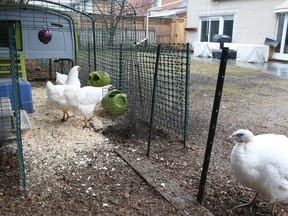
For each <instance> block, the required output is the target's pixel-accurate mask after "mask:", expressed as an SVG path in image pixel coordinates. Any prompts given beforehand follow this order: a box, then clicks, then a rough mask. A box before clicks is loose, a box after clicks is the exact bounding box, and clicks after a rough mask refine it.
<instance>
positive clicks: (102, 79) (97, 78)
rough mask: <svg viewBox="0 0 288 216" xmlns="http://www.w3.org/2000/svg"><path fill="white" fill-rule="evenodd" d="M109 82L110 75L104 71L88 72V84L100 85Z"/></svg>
mask: <svg viewBox="0 0 288 216" xmlns="http://www.w3.org/2000/svg"><path fill="white" fill-rule="evenodd" d="M109 84H110V75H109V74H108V73H107V72H104V71H93V72H91V73H89V77H88V85H90V86H96V87H101V86H105V85H109Z"/></svg>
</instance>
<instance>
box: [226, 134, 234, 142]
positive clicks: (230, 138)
mask: <svg viewBox="0 0 288 216" xmlns="http://www.w3.org/2000/svg"><path fill="white" fill-rule="evenodd" d="M225 140H226V141H229V142H232V141H233V140H234V137H233V136H232V135H231V136H228V137H226V139H225Z"/></svg>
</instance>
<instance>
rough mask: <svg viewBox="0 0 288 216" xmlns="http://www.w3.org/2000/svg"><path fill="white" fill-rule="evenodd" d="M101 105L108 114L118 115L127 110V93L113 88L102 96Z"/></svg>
mask: <svg viewBox="0 0 288 216" xmlns="http://www.w3.org/2000/svg"><path fill="white" fill-rule="evenodd" d="M102 106H103V109H104V110H105V112H106V113H108V114H109V115H110V116H113V117H117V116H120V115H122V114H124V113H125V112H127V110H128V100H127V95H126V94H123V93H122V92H121V91H119V90H116V89H114V90H113V91H110V92H108V94H107V95H106V96H105V97H104V98H103V100H102Z"/></svg>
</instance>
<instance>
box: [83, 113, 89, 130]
mask: <svg viewBox="0 0 288 216" xmlns="http://www.w3.org/2000/svg"><path fill="white" fill-rule="evenodd" d="M84 128H88V120H87V118H86V116H84V126H83V129H84Z"/></svg>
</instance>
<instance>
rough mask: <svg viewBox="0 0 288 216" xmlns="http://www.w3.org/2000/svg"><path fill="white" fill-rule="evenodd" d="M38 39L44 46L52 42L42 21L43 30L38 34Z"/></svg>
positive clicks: (45, 24)
mask: <svg viewBox="0 0 288 216" xmlns="http://www.w3.org/2000/svg"><path fill="white" fill-rule="evenodd" d="M38 39H39V40H40V41H41V42H42V43H44V44H48V43H49V42H50V41H51V40H52V33H51V32H50V31H49V29H48V28H47V23H45V21H43V29H42V30H40V31H39V32H38Z"/></svg>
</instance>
